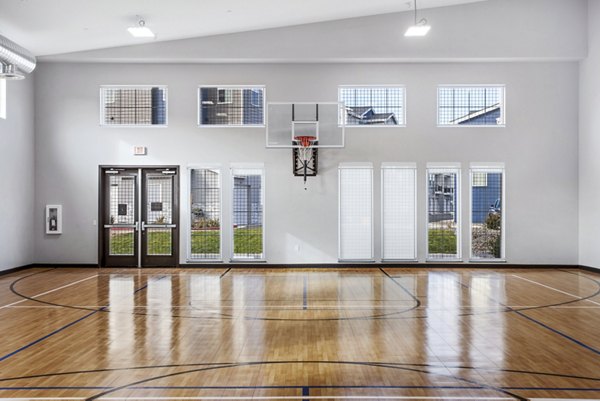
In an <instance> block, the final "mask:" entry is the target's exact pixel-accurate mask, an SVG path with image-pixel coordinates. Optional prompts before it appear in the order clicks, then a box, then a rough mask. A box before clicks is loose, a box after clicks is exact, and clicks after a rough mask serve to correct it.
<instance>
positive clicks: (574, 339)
mask: <svg viewBox="0 0 600 401" xmlns="http://www.w3.org/2000/svg"><path fill="white" fill-rule="evenodd" d="M561 271H563V272H565V273H569V272H568V271H564V270H561ZM458 283H459V284H460V285H461V286H462V287H463V288H466V289H468V290H471V289H472V288H471V287H470V286H468V285H466V284H464V283H463V282H462V281H458ZM486 297H487V298H488V299H490V300H491V301H494V302H495V303H497V304H498V305H500V306H502V307H504V308H507V309H508V310H509V311H510V312H514V313H515V314H517V315H519V316H521V317H523V318H525V319H527V320H529V321H531V322H533V323H535V324H537V325H538V326H541V327H543V328H545V329H547V330H550V331H552V332H553V333H555V334H558V335H559V336H561V337H563V338H565V339H567V340H569V341H571V342H573V343H575V344H577V345H579V346H581V347H583V348H585V349H587V350H589V351H592V352H593V353H595V354H596V355H600V350H598V349H596V348H594V347H592V346H591V345H588V344H585V343H584V342H582V341H580V340H577V339H576V338H574V337H571V336H569V335H568V334H565V333H563V332H561V331H560V330H557V329H555V328H553V327H551V326H549V325H547V324H545V323H542V322H540V321H539V320H537V319H534V318H532V317H530V316H527V315H526V314H524V313H523V312H522V310H523V309H521V310H517V309H513V308H511V307H510V306H507V305H505V304H504V303H502V302H500V301H498V300H497V299H494V298H492V297H491V296H489V295H487V294H486ZM581 300H582V299H577V300H576V301H581Z"/></svg>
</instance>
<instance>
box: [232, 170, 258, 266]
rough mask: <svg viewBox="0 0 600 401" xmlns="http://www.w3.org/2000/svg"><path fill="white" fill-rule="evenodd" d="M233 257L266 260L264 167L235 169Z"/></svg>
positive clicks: (233, 173)
mask: <svg viewBox="0 0 600 401" xmlns="http://www.w3.org/2000/svg"><path fill="white" fill-rule="evenodd" d="M231 174H232V182H233V194H232V195H233V200H232V212H233V215H232V220H233V258H232V259H235V260H238V259H259V260H260V259H264V246H263V238H264V232H263V229H264V210H263V208H264V192H263V188H264V174H263V169H262V168H233V169H232V170H231Z"/></svg>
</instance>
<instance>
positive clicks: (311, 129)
mask: <svg viewBox="0 0 600 401" xmlns="http://www.w3.org/2000/svg"><path fill="white" fill-rule="evenodd" d="M344 113H345V107H344V104H343V103H338V102H321V103H317V102H313V103H311V102H275V103H268V104H267V142H266V146H267V148H299V147H301V145H300V144H299V143H298V141H295V140H294V138H298V137H315V138H316V141H315V143H314V146H313V147H314V148H343V147H344V140H345V119H344V118H343V116H344Z"/></svg>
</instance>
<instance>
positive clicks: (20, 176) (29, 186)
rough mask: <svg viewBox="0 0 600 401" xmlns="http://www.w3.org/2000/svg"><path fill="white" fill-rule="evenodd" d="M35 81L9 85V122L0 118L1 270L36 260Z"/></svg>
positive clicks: (32, 79) (29, 79)
mask: <svg viewBox="0 0 600 401" xmlns="http://www.w3.org/2000/svg"><path fill="white" fill-rule="evenodd" d="M33 81H34V77H33V76H28V77H27V79H25V80H24V81H8V82H7V119H6V120H4V119H0V151H1V152H2V157H0V177H1V178H0V270H6V269H10V268H13V267H18V266H24V265H27V264H30V263H32V262H33V259H34V258H33V248H34V247H33V241H34V240H33V237H32V233H33V216H34V214H33V205H34V201H33V198H34V159H33V154H34V152H33V146H34V145H33V143H34V126H33V110H34V109H33V100H34V99H33V88H34V82H33Z"/></svg>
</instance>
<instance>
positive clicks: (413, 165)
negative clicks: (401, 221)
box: [381, 163, 418, 262]
mask: <svg viewBox="0 0 600 401" xmlns="http://www.w3.org/2000/svg"><path fill="white" fill-rule="evenodd" d="M386 169H409V170H413V171H414V174H415V177H414V192H415V199H414V205H415V210H414V218H415V222H414V227H413V237H414V245H413V252H414V256H415V257H414V258H410V259H386V258H385V249H384V245H385V234H384V218H385V207H384V199H385V193H384V192H385V185H384V170H386ZM417 175H418V170H417V164H416V163H382V164H381V260H382V261H383V262H394V261H398V262H416V261H417V260H418V247H417V243H418V233H417V214H418V212H417V209H418V203H417V194H418V186H417V182H418V181H417Z"/></svg>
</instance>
